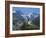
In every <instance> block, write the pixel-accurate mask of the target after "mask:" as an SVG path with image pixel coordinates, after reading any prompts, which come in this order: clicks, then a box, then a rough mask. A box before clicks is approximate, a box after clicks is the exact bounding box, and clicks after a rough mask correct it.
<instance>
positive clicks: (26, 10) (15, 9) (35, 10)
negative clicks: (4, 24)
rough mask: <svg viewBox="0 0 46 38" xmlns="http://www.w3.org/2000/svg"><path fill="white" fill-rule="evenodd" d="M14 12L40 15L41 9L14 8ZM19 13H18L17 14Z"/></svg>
mask: <svg viewBox="0 0 46 38" xmlns="http://www.w3.org/2000/svg"><path fill="white" fill-rule="evenodd" d="M12 10H13V11H15V12H16V11H19V12H21V13H24V14H29V13H35V14H40V8H27V7H13V9H12ZM16 13H17V12H16Z"/></svg>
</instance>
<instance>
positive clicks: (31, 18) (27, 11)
mask: <svg viewBox="0 0 46 38" xmlns="http://www.w3.org/2000/svg"><path fill="white" fill-rule="evenodd" d="M12 15H13V25H14V26H15V29H18V30H19V29H21V27H22V26H24V24H25V26H26V27H27V25H29V27H30V26H31V27H32V28H34V27H35V25H34V24H36V23H37V24H36V25H38V26H39V22H38V21H39V20H40V19H39V17H40V9H39V8H26V7H13V14H12ZM38 26H36V27H38ZM26 27H23V28H25V29H27V28H26ZM36 27H35V28H36ZM23 28H22V29H23ZM38 28H39V27H38ZM28 29H31V28H28Z"/></svg>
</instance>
